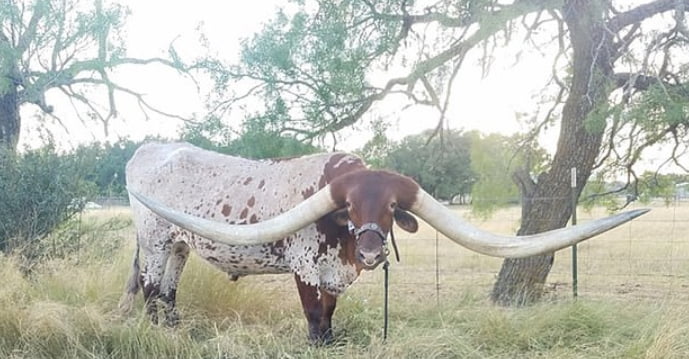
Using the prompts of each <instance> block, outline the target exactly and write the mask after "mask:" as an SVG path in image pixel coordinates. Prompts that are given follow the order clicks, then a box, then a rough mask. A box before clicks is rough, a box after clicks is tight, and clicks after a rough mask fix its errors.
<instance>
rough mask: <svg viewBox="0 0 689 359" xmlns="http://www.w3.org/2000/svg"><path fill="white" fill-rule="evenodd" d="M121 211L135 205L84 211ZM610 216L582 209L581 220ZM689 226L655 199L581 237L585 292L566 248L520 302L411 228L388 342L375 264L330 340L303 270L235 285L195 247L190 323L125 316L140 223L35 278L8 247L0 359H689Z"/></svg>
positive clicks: (464, 254)
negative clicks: (303, 284)
mask: <svg viewBox="0 0 689 359" xmlns="http://www.w3.org/2000/svg"><path fill="white" fill-rule="evenodd" d="M122 211H123V212H122ZM458 211H459V212H464V210H463V209H459V210H458ZM118 213H119V214H120V215H126V213H127V211H126V209H125V210H118V211H115V210H100V211H97V212H92V213H90V214H89V215H88V216H85V217H84V218H85V220H96V221H97V220H101V219H102V218H104V217H109V216H112V215H115V214H118ZM465 215H466V214H465ZM603 215H604V213H603V212H602V211H599V210H596V211H594V212H593V213H592V214H585V213H580V221H585V220H586V219H587V218H591V217H601V216H603ZM517 220H518V211H517V210H516V209H511V210H505V211H501V212H500V213H498V214H497V215H496V216H494V217H493V219H491V220H489V221H484V222H482V221H476V220H473V219H472V222H475V223H477V224H478V225H479V226H481V227H482V228H486V229H489V230H492V231H497V232H502V233H513V232H514V229H515V228H516V226H517ZM687 233H689V207H686V205H685V206H684V207H673V208H664V207H658V208H654V211H653V212H651V213H650V214H649V215H647V216H644V217H642V218H640V219H639V220H637V221H635V222H633V223H632V224H630V225H625V226H623V227H621V228H619V229H616V230H614V231H611V232H610V233H607V234H605V235H602V236H599V237H597V238H595V239H593V240H591V241H588V242H586V243H585V244H583V245H580V247H579V258H580V262H579V266H580V276H579V281H580V299H579V300H577V301H572V300H571V299H569V297H570V291H571V288H570V287H569V283H570V274H569V271H570V269H569V268H570V263H569V253H568V251H561V253H559V254H558V255H557V258H556V264H555V267H554V269H553V274H552V275H551V277H550V281H549V283H550V286H551V287H552V293H551V297H550V299H551V300H548V301H545V302H544V303H542V304H539V305H535V306H532V307H528V308H521V309H506V308H498V307H494V306H492V305H491V304H490V303H489V302H488V301H487V299H486V297H487V293H488V291H489V290H490V285H491V284H492V281H493V279H494V275H495V273H496V272H497V270H498V269H499V267H500V264H501V261H500V260H498V259H494V258H488V257H485V256H479V255H476V254H473V253H471V252H469V251H467V250H464V249H462V248H459V247H458V246H456V245H455V244H453V243H450V242H449V241H447V240H443V238H439V240H438V242H437V243H438V245H437V247H436V240H435V236H436V234H435V232H434V231H432V230H431V229H429V228H427V227H425V226H424V227H422V229H421V230H420V232H419V233H417V234H415V235H413V236H410V235H406V234H403V232H401V231H397V236H398V240H399V244H400V250H401V256H402V263H393V264H392V269H391V279H392V285H391V292H390V295H391V314H390V315H391V316H390V325H391V331H390V337H389V339H388V340H387V341H386V342H385V343H383V342H382V337H381V326H382V322H383V320H382V310H381V308H382V294H383V293H382V285H381V282H382V278H383V277H382V271H375V272H369V273H365V274H364V275H363V276H362V278H360V280H359V281H358V282H357V283H356V284H354V286H353V287H352V288H350V289H349V290H348V291H347V293H346V294H345V295H344V296H343V297H342V298H341V299H340V301H339V305H338V310H337V312H336V314H335V328H336V334H337V337H338V341H337V344H336V345H334V346H331V347H326V348H319V347H312V346H310V345H308V344H307V341H306V328H305V327H306V321H305V320H304V318H303V315H302V313H301V308H300V305H299V301H298V298H297V294H296V290H295V289H294V284H293V280H292V278H291V276H289V275H280V276H253V277H246V278H242V279H241V280H239V281H238V282H229V281H228V279H227V276H226V275H224V274H222V273H220V272H218V271H216V270H214V269H213V268H212V267H211V266H210V265H208V264H206V263H204V262H202V261H200V260H199V259H198V258H196V257H194V256H192V259H191V260H190V263H189V265H188V267H187V268H186V271H185V273H184V276H183V278H182V284H181V285H182V286H181V288H180V291H179V297H178V302H179V306H180V310H181V313H182V316H183V321H182V323H181V325H180V327H179V328H175V329H169V328H165V327H157V326H152V325H150V324H149V322H148V320H146V318H145V316H144V315H143V313H142V309H143V308H142V307H143V303H142V300H141V297H140V296H139V298H138V301H137V308H139V309H138V311H137V312H136V313H135V314H133V315H132V316H130V317H126V318H123V317H121V316H119V315H118V314H117V313H116V312H115V308H116V305H117V300H118V298H119V296H120V294H121V290H122V288H123V286H124V283H125V278H126V276H127V274H128V271H129V265H130V260H131V254H132V250H133V249H132V248H133V241H134V239H133V238H132V237H133V235H132V230H131V228H128V229H126V230H119V231H116V232H115V233H110V234H108V235H107V236H105V237H104V238H101V239H100V240H103V241H108V240H113V238H109V237H108V236H113V237H122V236H124V237H127V238H125V242H124V243H127V244H126V245H125V248H122V249H121V250H118V251H117V252H116V253H112V254H111V255H110V256H108V257H106V258H101V257H97V258H80V260H79V261H74V260H54V261H51V262H49V263H47V264H46V265H45V266H44V267H42V268H41V269H40V270H39V271H37V272H35V273H33V274H32V275H31V276H30V277H25V276H23V275H22V274H21V272H20V271H19V270H18V269H17V268H18V265H17V263H16V260H15V259H14V258H11V257H10V258H7V257H0V275H1V276H2V278H3V285H2V286H0V357H3V358H154V357H155V358H273V357H275V358H278V357H283V358H332V357H343V358H364V357H365V358H686V357H689V324H687V323H689V309H687V300H688V299H689V295H687V293H688V292H689V291H688V290H687V288H686V286H687V284H688V283H687V278H686V274H687V273H689V268H688V266H689V261H688V260H687V254H688V253H689V248H687V243H685V242H686V241H685V239H686V235H687ZM436 250H437V252H438V256H437V257H436V255H435V253H436ZM87 253H88V251H82V252H81V253H80V254H79V255H80V256H85V255H87ZM436 258H437V262H438V268H439V271H438V272H437V274H438V281H436ZM438 294H440V297H438V296H437V295H438Z"/></svg>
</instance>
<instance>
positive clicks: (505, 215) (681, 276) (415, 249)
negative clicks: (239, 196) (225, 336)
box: [94, 198, 689, 303]
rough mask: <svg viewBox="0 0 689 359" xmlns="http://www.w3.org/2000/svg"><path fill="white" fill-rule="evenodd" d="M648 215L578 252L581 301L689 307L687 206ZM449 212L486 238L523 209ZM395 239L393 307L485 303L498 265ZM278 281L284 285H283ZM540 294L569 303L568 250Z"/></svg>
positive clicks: (676, 204) (437, 245)
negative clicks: (473, 298) (482, 215)
mask: <svg viewBox="0 0 689 359" xmlns="http://www.w3.org/2000/svg"><path fill="white" fill-rule="evenodd" d="M94 202H95V203H97V204H98V205H99V206H101V208H102V209H106V210H107V209H121V208H122V207H126V206H128V201H127V199H126V198H102V199H98V200H96V201H94ZM645 207H648V208H651V209H652V210H651V212H649V213H648V214H646V215H644V216H642V217H639V218H637V219H635V220H633V221H631V222H629V223H627V224H624V225H622V226H620V227H618V228H616V229H614V230H611V231H609V232H606V233H604V234H601V235H599V236H597V237H595V238H592V239H590V240H587V241H584V242H582V243H580V244H579V245H578V255H577V264H578V295H579V297H584V298H605V299H613V300H636V299H652V300H668V299H671V300H682V301H689V199H686V198H677V199H675V200H674V201H673V202H671V203H669V204H665V203H663V202H660V201H658V202H653V203H650V204H648V205H644V204H639V205H636V206H635V207H632V209H633V208H645ZM451 208H452V209H453V210H454V211H456V212H457V213H458V215H460V216H462V217H464V218H465V219H467V220H468V221H469V222H472V223H473V224H474V225H476V226H478V227H480V228H482V229H485V230H488V231H491V232H496V233H502V234H510V235H511V234H514V233H516V230H517V229H518V227H519V221H520V208H518V207H516V206H515V207H512V208H508V209H502V210H499V211H497V212H496V213H495V214H494V215H492V216H491V217H490V218H489V219H487V220H481V219H478V218H475V217H473V216H472V215H471V213H470V209H469V208H468V207H466V206H452V207H451ZM607 215H609V214H608V213H607V212H606V211H605V210H604V209H602V208H596V209H594V210H592V211H590V212H586V211H584V210H582V209H581V208H579V209H578V223H584V222H586V221H589V220H592V219H596V218H602V217H605V216H607ZM395 234H396V238H397V244H398V247H399V251H400V257H401V261H400V262H399V263H397V262H394V255H392V254H391V255H390V260H391V262H392V263H391V265H390V281H391V284H390V290H391V296H392V298H393V300H394V298H395V296H404V297H405V298H407V299H408V298H417V299H418V300H425V301H429V300H433V301H436V302H438V303H441V302H442V301H443V300H447V298H451V299H450V300H456V298H458V297H461V296H463V295H466V294H467V293H473V294H476V293H479V294H482V295H483V294H485V296H486V297H488V294H489V293H490V291H491V290H492V286H493V284H494V283H495V280H496V278H497V274H498V272H499V270H500V267H501V265H502V262H503V260H502V259H500V258H492V257H488V256H485V255H480V254H477V253H474V252H472V251H469V250H467V249H465V248H463V247H460V246H458V245H457V244H455V243H454V242H452V241H450V240H448V239H446V238H444V237H443V235H442V234H440V233H437V232H436V231H435V230H433V229H432V228H430V227H428V226H425V225H422V226H421V229H420V230H419V232H418V233H416V234H409V233H405V232H403V231H402V230H400V229H399V228H396V232H395ZM266 280H267V281H274V280H275V279H272V278H266ZM279 281H282V282H284V281H285V278H284V277H281V279H280V280H279ZM382 283H383V271H382V269H376V270H374V271H371V272H365V273H362V275H361V277H360V278H359V279H358V281H357V283H355V284H354V286H353V287H352V288H353V289H354V291H370V292H377V291H382ZM288 287H289V289H288V290H290V291H292V290H293V288H291V286H288ZM357 288H358V289H357ZM545 290H546V293H547V294H546V295H547V296H548V297H550V298H555V299H560V298H571V297H572V255H571V250H569V249H564V250H560V251H558V252H557V253H556V255H555V260H554V263H553V266H552V269H551V271H550V274H549V276H548V279H547V281H546V284H545Z"/></svg>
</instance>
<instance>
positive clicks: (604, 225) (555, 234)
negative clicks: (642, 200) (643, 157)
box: [410, 188, 649, 258]
mask: <svg viewBox="0 0 689 359" xmlns="http://www.w3.org/2000/svg"><path fill="white" fill-rule="evenodd" d="M410 210H411V212H413V213H414V214H416V215H418V216H419V217H421V218H422V219H423V220H424V221H426V222H427V223H428V224H430V225H431V226H433V227H434V228H436V229H437V230H438V231H440V232H441V233H442V234H444V235H445V236H447V237H448V238H449V239H451V240H452V241H454V242H456V243H458V244H460V245H462V246H464V247H466V248H468V249H471V250H473V251H476V252H478V253H482V254H485V255H489V256H493V257H502V258H523V257H530V256H534V255H538V254H544V253H549V252H554V251H556V250H558V249H562V248H565V247H568V246H571V245H573V244H575V243H577V242H580V241H583V240H585V239H587V238H590V237H593V236H595V235H597V234H600V233H603V232H605V231H607V230H610V229H612V228H615V227H617V226H619V225H621V224H623V223H625V222H628V221H630V220H632V219H634V218H636V217H639V216H641V215H642V214H644V213H646V212H648V211H649V209H637V210H633V211H628V212H624V213H620V214H617V215H614V216H610V217H606V218H602V219H598V220H595V221H591V222H586V223H584V224H579V225H576V226H573V227H569V228H561V229H556V230H552V231H548V232H543V233H539V234H534V235H529V236H519V237H514V236H501V235H496V234H493V233H489V232H486V231H483V230H481V229H479V228H477V227H475V226H473V225H471V224H470V223H468V222H466V221H464V220H462V219H460V218H459V217H457V215H456V214H455V213H453V212H452V211H450V210H449V209H447V208H446V207H445V206H444V205H442V204H440V203H438V201H436V200H435V199H434V198H433V197H432V196H431V195H429V194H428V193H426V192H425V191H423V190H422V189H420V188H419V192H418V193H417V195H416V202H415V203H414V204H413V205H412V207H411V209H410Z"/></svg>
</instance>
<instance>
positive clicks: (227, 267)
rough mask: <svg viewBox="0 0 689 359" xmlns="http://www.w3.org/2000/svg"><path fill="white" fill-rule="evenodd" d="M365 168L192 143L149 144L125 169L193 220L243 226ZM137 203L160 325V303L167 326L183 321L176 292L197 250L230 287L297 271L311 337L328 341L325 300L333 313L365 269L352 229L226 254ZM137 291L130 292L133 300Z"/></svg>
mask: <svg viewBox="0 0 689 359" xmlns="http://www.w3.org/2000/svg"><path fill="white" fill-rule="evenodd" d="M361 169H365V165H364V164H363V162H362V161H361V159H359V158H358V157H356V156H352V155H349V154H343V153H328V154H318V155H312V156H306V157H299V158H293V159H279V160H262V161H253V160H247V159H243V158H237V157H231V156H226V155H222V154H218V153H214V152H210V151H206V150H202V149H199V148H196V147H194V146H191V145H189V144H182V143H179V144H147V145H144V146H142V147H141V148H140V149H139V150H137V152H136V153H135V155H134V156H133V158H132V159H131V160H130V161H129V163H128V164H127V186H128V187H129V188H134V189H136V190H137V191H138V192H140V193H143V194H145V195H147V196H150V197H153V198H157V199H158V200H160V201H161V202H164V203H166V204H168V205H170V206H174V207H175V208H177V209H178V210H181V211H183V212H184V213H187V214H191V215H194V216H198V217H201V218H206V219H210V220H213V221H219V222H226V223H230V224H246V223H256V222H260V221H263V220H265V219H269V218H272V217H275V216H276V215H278V214H280V213H283V212H285V211H287V210H289V209H291V208H293V207H294V206H295V205H297V204H299V203H300V202H302V201H303V200H304V199H305V198H308V197H309V196H311V195H312V194H314V193H315V192H317V191H318V190H319V189H321V188H323V187H324V186H325V185H327V184H329V183H330V182H331V181H332V180H333V179H334V178H336V177H338V176H340V175H342V174H345V173H348V172H352V171H357V170H361ZM131 203H132V204H131V206H132V211H133V218H134V224H135V226H136V231H137V241H138V245H139V247H140V250H141V253H142V255H143V259H144V267H143V270H142V271H141V274H140V282H141V283H140V284H141V285H142V286H143V290H144V296H145V299H146V302H147V310H148V312H149V314H151V316H152V318H153V319H154V320H157V308H156V303H155V300H156V298H159V299H161V301H162V302H163V304H164V306H165V314H166V319H167V321H168V322H170V323H174V322H175V321H176V320H177V314H176V311H175V309H174V305H175V293H176V288H177V284H178V282H179V277H180V275H181V272H182V269H183V266H184V263H185V261H186V259H187V256H188V253H189V249H190V248H191V249H193V250H194V251H195V252H196V253H198V255H199V256H201V257H202V258H203V259H205V260H206V261H208V262H210V263H211V264H213V265H214V266H215V267H217V268H218V269H220V270H221V271H223V272H226V273H227V274H228V275H230V276H231V278H233V279H237V278H238V277H240V276H243V275H247V274H261V273H288V272H291V273H294V274H295V276H296V280H297V285H298V288H299V291H300V294H301V297H302V303H303V304H304V310H305V313H306V315H307V319H309V324H310V325H309V326H310V333H311V336H312V339H315V340H317V339H320V338H319V337H322V336H330V316H331V315H332V312H330V313H329V315H328V313H324V312H327V311H328V310H329V309H328V307H329V305H328V304H327V303H323V302H328V301H332V310H334V302H335V297H336V296H337V295H339V294H341V293H342V292H343V291H344V290H345V289H346V288H347V287H348V286H349V285H350V284H351V283H352V282H354V280H355V279H356V278H357V276H358V273H359V271H360V267H358V266H357V264H356V260H355V259H354V258H355V257H354V254H353V252H354V240H353V238H351V235H350V234H349V232H348V231H347V228H346V227H342V226H338V225H337V224H335V222H334V221H333V220H332V219H331V218H329V217H327V216H326V217H323V218H322V219H320V220H319V221H317V222H316V223H313V224H311V225H308V226H306V227H305V228H303V229H302V230H300V231H298V232H296V233H294V234H293V235H291V236H289V237H287V238H284V239H282V240H279V241H276V242H273V243H269V244H262V245H250V246H230V245H226V244H222V243H219V242H214V241H210V240H207V239H205V238H202V237H199V236H198V235H195V234H192V233H191V232H189V231H186V230H183V229H180V228H179V227H177V226H174V225H172V224H170V223H169V222H167V221H165V220H163V219H161V218H160V217H158V216H157V215H155V214H154V213H153V212H151V211H150V210H148V209H147V208H146V207H144V206H143V205H142V204H140V203H139V202H138V201H136V200H134V199H132V200H131ZM135 267H138V259H136V258H135ZM135 272H136V270H135ZM133 275H134V274H133ZM134 281H135V282H136V280H134ZM130 282H131V280H130ZM136 289H138V288H136V285H135V284H130V288H129V290H128V296H129V297H132V296H133V295H134V294H135V293H136ZM323 296H327V298H324V297H323ZM129 299H130V300H131V298H129ZM311 307H314V308H311ZM323 308H325V309H323ZM310 312H311V313H310ZM325 317H327V318H325ZM322 331H327V332H326V333H324V332H322ZM314 337H315V338H314Z"/></svg>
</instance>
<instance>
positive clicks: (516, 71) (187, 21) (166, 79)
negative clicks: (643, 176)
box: [23, 0, 556, 150]
mask: <svg viewBox="0 0 689 359" xmlns="http://www.w3.org/2000/svg"><path fill="white" fill-rule="evenodd" d="M119 1H120V2H122V3H124V4H126V5H127V6H128V7H129V8H130V9H131V15H130V16H129V18H128V21H127V25H126V26H127V27H126V29H127V30H126V32H127V33H126V35H125V38H126V39H127V47H128V55H130V56H136V57H152V56H160V55H163V54H165V52H166V51H167V47H168V44H169V43H170V42H172V41H173V40H174V41H175V42H174V44H175V48H176V49H177V51H178V52H179V53H180V54H182V56H183V57H185V56H186V57H191V56H193V55H194V54H195V52H196V51H198V50H199V49H200V48H199V46H198V40H197V32H196V29H197V27H198V26H199V24H201V26H202V30H203V32H204V33H205V34H206V35H207V37H208V38H209V41H210V44H211V47H212V48H213V49H214V50H215V51H217V52H218V53H220V54H221V55H222V56H223V57H225V58H227V59H232V58H233V57H235V58H236V55H237V54H238V52H239V44H240V41H241V39H242V38H246V37H249V36H251V35H252V34H253V33H255V32H257V31H259V30H260V29H261V26H262V24H263V23H265V22H266V21H268V20H269V19H271V18H272V17H273V15H274V14H275V9H276V5H278V4H284V3H285V2H284V1H279V0H261V1H260V4H259V5H257V6H252V5H251V4H252V3H251V2H248V3H247V2H218V1H213V0H196V1H193V2H191V1H164V0H147V1H137V0H119ZM237 4H242V5H237ZM498 55H501V54H498ZM514 63H515V57H514V53H510V54H507V55H505V56H498V61H497V62H496V63H495V65H494V66H493V67H492V70H491V72H490V75H489V76H488V77H487V78H485V79H481V70H480V67H479V66H478V64H477V63H476V60H475V59H474V60H470V61H469V62H467V63H465V65H472V66H465V68H466V69H465V70H464V71H463V72H461V73H460V75H459V76H458V77H457V80H456V83H457V84H459V86H456V89H454V90H453V100H452V107H451V108H450V111H449V112H448V116H447V118H448V124H449V126H450V127H451V128H458V129H459V128H461V129H477V130H480V131H482V132H484V133H490V132H499V133H503V134H510V133H513V132H515V131H517V130H520V129H521V130H523V128H521V127H520V125H519V123H518V122H517V121H516V120H515V113H516V112H523V111H530V110H531V106H533V105H532V104H534V103H535V99H534V96H535V95H537V90H538V88H539V87H541V86H543V85H544V84H545V80H546V77H547V73H548V71H549V70H548V69H549V66H550V64H549V63H547V61H546V59H545V58H544V57H541V56H537V57H535V60H534V61H529V62H528V64H527V62H521V63H520V64H517V65H515V64H514ZM120 76H122V78H123V81H122V82H123V83H128V84H135V85H134V86H135V88H136V89H138V90H141V91H143V92H145V93H146V94H147V95H148V98H149V99H150V100H151V102H152V103H154V104H156V105H158V106H159V107H161V108H164V109H165V110H166V111H168V112H172V113H178V114H181V115H190V114H193V113H201V114H202V113H203V111H204V110H203V105H202V100H201V99H200V98H198V95H197V94H196V92H195V90H194V88H193V86H192V85H191V82H190V81H184V80H175V78H176V76H175V74H174V73H172V72H171V71H169V70H162V69H157V68H151V67H146V68H145V69H144V68H142V67H132V68H131V69H128V70H126V71H123V72H122V73H121V74H120ZM125 81H126V82H125ZM50 99H51V98H50V97H49V98H48V100H49V101H50ZM54 105H55V107H56V113H57V114H58V115H59V116H60V117H61V118H62V119H63V120H64V122H65V127H67V128H68V130H69V131H68V132H66V131H65V130H64V129H63V128H61V127H59V126H50V125H48V124H37V123H36V122H35V121H32V120H25V121H24V124H25V129H26V130H27V131H25V133H26V134H29V133H30V134H29V136H26V135H25V136H23V138H24V139H25V140H28V139H30V138H34V139H35V138H36V137H37V134H38V133H39V132H40V130H39V128H45V127H49V128H52V129H53V131H54V133H55V137H56V138H57V139H58V141H59V142H60V143H62V144H63V145H64V146H66V147H68V146H70V145H76V144H78V143H81V142H86V141H92V140H101V141H102V140H104V139H110V140H117V138H118V137H121V136H127V137H130V138H133V139H140V138H143V137H145V136H146V135H149V134H161V135H163V136H169V137H174V136H175V135H176V131H177V130H178V128H179V127H180V125H181V123H180V121H177V120H172V119H169V118H155V119H153V120H149V121H142V119H143V115H142V113H141V112H140V111H139V109H138V108H137V106H136V104H135V103H133V102H132V101H130V100H129V99H127V98H124V97H122V98H120V99H118V110H119V118H118V119H115V120H113V122H112V123H111V125H110V127H109V130H110V132H109V135H108V136H107V137H106V136H105V135H104V132H103V127H102V126H100V125H98V124H94V123H93V121H85V122H82V121H81V120H80V119H78V118H76V116H74V115H73V113H72V112H71V111H70V105H69V104H67V103H54ZM399 107H400V106H398V104H396V103H394V102H390V101H388V102H386V103H385V104H384V105H382V106H380V107H379V108H380V111H382V112H383V116H384V117H385V118H386V119H388V120H389V121H390V122H392V127H391V128H390V130H389V131H388V136H390V137H392V138H394V139H399V138H402V137H404V136H406V135H409V134H413V133H418V132H420V131H421V130H423V129H426V128H432V127H434V125H435V123H436V120H437V118H438V114H437V113H436V112H435V111H433V110H428V109H420V108H416V109H412V110H407V111H405V112H403V113H402V112H400V111H399ZM27 116H31V112H30V111H29V110H28V109H27V111H26V112H25V113H24V118H25V119H28V117H27ZM372 116H373V115H369V117H367V118H368V119H371V118H372ZM84 123H85V124H87V126H84ZM27 132H29V133H27ZM551 135H552V136H551V137H552V138H551V139H550V140H548V141H546V145H547V146H548V147H551V146H553V145H554V141H555V139H554V136H555V135H556V133H555V132H554V131H553V132H552V133H551ZM345 137H346V138H345V141H342V142H340V143H339V144H338V148H339V149H344V150H352V149H354V148H356V147H359V146H361V145H363V143H365V141H366V140H368V138H369V134H368V133H367V132H366V131H365V126H359V130H358V132H355V131H348V132H347V133H346V135H345Z"/></svg>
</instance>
